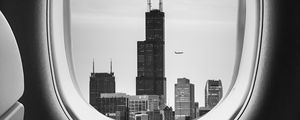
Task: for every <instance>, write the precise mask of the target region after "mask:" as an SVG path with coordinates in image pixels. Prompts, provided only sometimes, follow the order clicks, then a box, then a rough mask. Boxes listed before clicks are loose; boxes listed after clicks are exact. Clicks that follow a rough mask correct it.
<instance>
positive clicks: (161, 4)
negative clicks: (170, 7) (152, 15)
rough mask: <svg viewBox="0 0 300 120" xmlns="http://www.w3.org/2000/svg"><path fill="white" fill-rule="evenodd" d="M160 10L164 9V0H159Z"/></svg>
mask: <svg viewBox="0 0 300 120" xmlns="http://www.w3.org/2000/svg"><path fill="white" fill-rule="evenodd" d="M159 10H160V12H162V11H163V2H162V0H159Z"/></svg>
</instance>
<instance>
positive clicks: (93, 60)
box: [93, 58, 95, 74]
mask: <svg viewBox="0 0 300 120" xmlns="http://www.w3.org/2000/svg"><path fill="white" fill-rule="evenodd" d="M94 73H95V62H94V58H93V74H94Z"/></svg>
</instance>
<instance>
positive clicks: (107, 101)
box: [96, 93, 129, 120]
mask: <svg viewBox="0 0 300 120" xmlns="http://www.w3.org/2000/svg"><path fill="white" fill-rule="evenodd" d="M96 105H97V108H98V109H97V110H98V111H99V112H101V113H102V114H104V115H106V116H108V117H110V118H113V119H121V120H129V108H128V95H126V94H125V93H102V94H101V96H100V97H99V98H97V101H96Z"/></svg>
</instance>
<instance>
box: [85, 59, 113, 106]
mask: <svg viewBox="0 0 300 120" xmlns="http://www.w3.org/2000/svg"><path fill="white" fill-rule="evenodd" d="M115 86H116V85H115V76H114V73H113V72H112V60H111V61H110V73H95V62H94V60H93V72H92V73H91V76H90V104H91V105H92V106H93V107H94V108H96V109H98V108H97V104H96V99H97V98H99V97H100V95H101V93H115V92H116V91H115Z"/></svg>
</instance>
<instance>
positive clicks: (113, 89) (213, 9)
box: [71, 0, 238, 120]
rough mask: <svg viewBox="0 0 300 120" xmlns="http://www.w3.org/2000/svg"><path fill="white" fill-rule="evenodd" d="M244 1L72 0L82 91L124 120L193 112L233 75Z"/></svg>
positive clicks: (179, 118)
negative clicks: (239, 23)
mask: <svg viewBox="0 0 300 120" xmlns="http://www.w3.org/2000/svg"><path fill="white" fill-rule="evenodd" d="M237 10H238V0H127V1H125V0H84V1H82V0H72V1H71V40H72V50H73V51H72V53H73V60H74V67H75V75H76V78H77V82H78V85H79V88H80V90H81V94H82V96H83V97H84V99H85V100H86V102H87V103H90V104H91V106H93V107H94V108H95V109H97V110H98V111H99V112H101V113H102V114H104V115H106V116H108V117H110V118H113V119H120V120H129V119H133V120H135V119H145V118H147V119H154V120H157V119H162V118H163V117H164V118H170V119H175V120H183V119H193V118H197V117H201V116H202V115H204V114H206V113H207V112H209V111H210V110H211V109H212V108H213V107H215V106H216V105H217V103H218V102H219V101H220V100H221V99H222V98H224V96H225V95H226V93H227V92H229V91H228V89H229V87H230V85H231V82H232V79H233V71H234V70H233V69H234V63H235V56H236V41H237V40H236V38H237V34H236V33H237V20H238V18H237V14H238V11H237Z"/></svg>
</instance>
